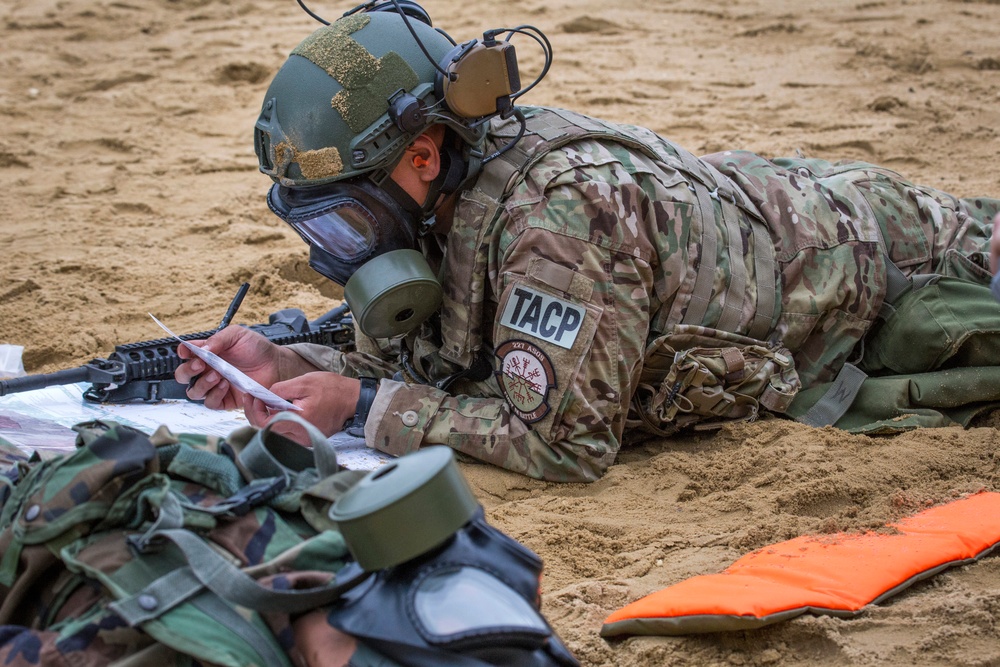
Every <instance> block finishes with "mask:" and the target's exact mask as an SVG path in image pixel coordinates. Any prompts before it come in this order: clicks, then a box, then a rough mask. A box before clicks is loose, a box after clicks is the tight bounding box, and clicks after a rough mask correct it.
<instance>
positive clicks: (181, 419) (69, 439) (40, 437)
mask: <svg viewBox="0 0 1000 667" xmlns="http://www.w3.org/2000/svg"><path fill="white" fill-rule="evenodd" d="M88 387H89V385H88V384H86V383H79V384H70V385H59V386H55V387H46V388H45V389H35V390H34V391H25V392H20V393H16V394H8V395H7V396H3V397H0V437H2V438H4V439H5V440H8V441H9V442H12V443H14V444H16V445H17V446H18V447H20V448H21V449H22V451H24V453H25V454H28V455H30V454H31V453H32V451H39V453H41V454H42V455H43V456H44V455H46V454H47V453H60V452H71V451H73V449H74V448H75V446H74V442H75V439H76V433H75V432H74V431H72V430H70V428H69V427H70V426H73V425H74V424H78V423H80V422H85V421H93V420H96V419H103V420H111V421H116V422H118V423H120V424H124V425H126V426H131V427H132V428H137V429H139V430H140V431H143V432H144V433H152V432H153V431H155V430H156V429H157V428H158V427H159V426H160V425H161V424H166V425H167V426H168V427H169V428H170V430H171V431H173V432H175V433H202V434H205V435H217V436H219V437H223V438H224V437H226V436H228V435H229V434H230V433H232V432H233V431H235V430H236V429H237V428H240V427H241V426H247V425H249V422H248V421H247V419H246V417H245V416H244V415H243V411H242V410H210V409H209V408H206V407H205V406H204V405H202V404H201V403H193V402H191V401H180V400H177V401H175V400H165V401H160V402H159V403H126V404H112V403H90V402H88V401H84V400H83V392H84V391H85V390H86V389H87V388H88ZM330 442H331V443H332V444H333V446H334V449H335V450H336V452H337V463H339V464H340V465H341V466H343V467H345V468H348V469H350V470H374V469H375V468H378V467H379V466H381V465H383V464H385V463H388V462H389V461H391V460H392V457H391V456H389V455H388V454H383V453H382V452H379V451H376V450H374V449H370V448H369V447H367V446H365V441H364V438H355V437H353V436H351V435H348V434H347V433H343V432H342V433H337V434H334V435H333V436H332V437H331V438H330Z"/></svg>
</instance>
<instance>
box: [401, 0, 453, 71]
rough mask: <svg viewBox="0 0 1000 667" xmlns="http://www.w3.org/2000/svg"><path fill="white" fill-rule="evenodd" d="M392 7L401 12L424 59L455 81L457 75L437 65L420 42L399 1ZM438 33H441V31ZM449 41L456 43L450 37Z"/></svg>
mask: <svg viewBox="0 0 1000 667" xmlns="http://www.w3.org/2000/svg"><path fill="white" fill-rule="evenodd" d="M392 5H393V7H395V8H396V11H397V12H399V15H400V16H402V17H403V23H405V24H406V28H407V29H408V30H409V31H410V34H411V35H413V39H414V40H415V41H416V42H417V46H419V47H420V50H421V51H423V54H424V57H426V58H427V62H429V63H430V64H431V65H433V66H434V69H436V70H437V71H438V72H440V73H441V74H442V75H444V76H446V77H448V80H449V81H454V80H455V75H454V74H453V73H450V72H448V71H446V70H445V69H444V68H442V67H441V65H439V64H438V63H437V61H436V60H434V58H432V57H431V54H430V53H429V52H428V51H427V47H426V46H424V43H423V42H421V41H420V38H419V37H417V31H416V30H414V29H413V26H412V25H411V24H410V19H409V17H408V16H407V15H406V12H404V11H403V8H402V7H400V6H399V0H392ZM438 32H440V30H439V31H438ZM448 39H449V40H450V41H451V42H452V43H454V40H452V39H451V38H450V37H449V38H448Z"/></svg>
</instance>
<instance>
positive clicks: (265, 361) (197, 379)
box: [174, 325, 316, 410]
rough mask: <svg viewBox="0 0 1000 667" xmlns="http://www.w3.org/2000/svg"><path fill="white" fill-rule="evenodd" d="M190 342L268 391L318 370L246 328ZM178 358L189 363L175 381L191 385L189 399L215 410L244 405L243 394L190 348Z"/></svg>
mask: <svg viewBox="0 0 1000 667" xmlns="http://www.w3.org/2000/svg"><path fill="white" fill-rule="evenodd" d="M190 342H191V344H192V345H196V346H198V347H203V348H205V349H207V350H209V351H210V352H213V353H215V354H217V355H218V356H220V357H222V358H223V359H225V360H226V361H228V362H229V363H230V364H232V365H233V366H235V367H236V368H238V369H239V370H241V371H243V372H244V373H246V374H247V375H249V376H250V377H252V378H253V379H254V380H256V381H257V382H259V383H260V384H262V385H264V386H265V387H270V386H271V385H273V384H274V383H275V382H278V381H280V380H283V379H287V378H291V377H294V376H295V375H301V374H303V373H308V372H310V371H315V370H316V368H315V367H314V366H313V365H312V364H310V363H308V362H307V361H305V360H304V359H303V358H302V357H300V356H299V355H297V354H295V353H294V352H292V351H291V350H289V349H286V348H283V347H281V346H280V345H275V344H274V343H272V342H271V341H269V340H268V339H267V338H265V337H264V336H262V335H261V334H259V333H257V332H255V331H251V330H250V329H247V328H246V327H241V326H235V325H234V326H228V327H226V328H225V329H223V330H222V331H219V332H218V333H216V334H214V335H213V336H211V337H210V338H207V339H205V340H195V341H190ZM177 354H178V356H180V357H181V358H182V359H186V360H187V361H185V362H184V363H182V364H181V365H180V366H178V367H177V370H175V371H174V378H175V379H176V380H177V381H178V382H180V383H181V384H190V385H191V386H189V387H188V390H187V395H188V398H190V399H192V400H195V401H199V400H202V399H204V401H205V406H206V407H209V408H212V409H215V410H234V409H236V408H239V407H241V406H242V405H243V399H244V396H243V393H242V392H240V391H238V390H236V389H235V388H233V387H232V386H231V385H230V384H229V382H228V381H227V380H226V379H224V378H223V377H222V376H221V375H219V373H218V372H216V371H214V370H212V369H211V368H209V366H208V365H207V364H206V363H205V362H204V361H202V360H201V359H199V358H197V357H195V356H194V353H193V352H191V351H190V350H188V349H187V347H185V346H184V345H179V346H178V347H177ZM192 380H194V382H193V383H192Z"/></svg>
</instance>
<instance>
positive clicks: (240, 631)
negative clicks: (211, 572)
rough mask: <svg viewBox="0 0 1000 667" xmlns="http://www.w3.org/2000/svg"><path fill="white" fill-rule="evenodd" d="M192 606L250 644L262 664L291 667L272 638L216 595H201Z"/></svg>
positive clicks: (193, 601) (192, 602)
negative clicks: (288, 666)
mask: <svg viewBox="0 0 1000 667" xmlns="http://www.w3.org/2000/svg"><path fill="white" fill-rule="evenodd" d="M191 604H192V605H193V606H194V607H196V608H197V609H198V610H199V611H201V612H202V613H204V614H205V615H206V616H208V617H209V618H212V619H213V620H215V621H216V622H217V623H220V624H221V625H223V626H225V627H226V629H228V630H229V631H230V632H232V633H233V634H234V635H236V636H237V637H239V638H240V639H242V640H243V641H244V642H245V643H246V644H248V645H249V646H250V648H251V649H252V650H253V651H254V652H255V653H256V654H257V655H259V656H260V657H261V659H262V664H264V665H268V667H271V666H274V667H278V666H279V665H281V666H283V665H291V662H290V661H289V660H288V657H287V656H286V655H285V654H284V653H283V652H282V651H281V650H280V649H278V648H277V647H275V645H274V643H273V642H274V640H273V639H272V638H271V637H270V636H268V635H265V634H264V633H263V632H261V630H259V629H258V628H257V627H255V626H254V625H253V623H251V622H250V621H248V620H247V619H245V618H244V617H243V616H241V615H240V614H239V613H238V612H237V611H236V610H235V609H233V608H232V607H230V606H229V605H227V604H226V603H224V602H223V601H222V600H220V599H219V598H217V597H215V596H214V595H208V594H206V595H201V596H199V597H197V598H195V599H194V600H192V601H191Z"/></svg>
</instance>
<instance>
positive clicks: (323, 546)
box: [0, 422, 348, 667]
mask: <svg viewBox="0 0 1000 667" xmlns="http://www.w3.org/2000/svg"><path fill="white" fill-rule="evenodd" d="M77 431H78V433H79V434H80V435H79V437H78V445H79V449H78V450H77V451H76V452H74V453H72V454H69V455H66V456H60V457H56V458H53V459H50V460H46V461H35V462H31V463H27V462H25V461H23V459H21V458H20V457H19V456H17V455H16V452H13V451H11V452H7V451H6V450H3V453H2V454H0V457H2V458H0V472H2V473H3V476H4V479H6V480H7V481H8V482H9V483H8V484H7V485H6V486H5V487H3V488H0V664H4V665H13V666H16V667H22V666H27V665H60V666H62V665H69V664H72V665H84V666H97V665H107V664H111V663H112V662H115V664H135V665H151V664H155V665H178V666H181V665H184V666H188V665H190V666H194V665H206V666H207V665H229V666H232V667H245V666H248V665H260V666H262V667H263V666H264V665H267V666H268V667H271V666H273V665H289V666H290V665H291V664H292V660H291V658H290V656H289V652H290V651H292V650H293V648H294V646H293V644H292V639H291V637H292V628H291V625H290V618H289V614H288V613H284V612H279V611H276V610H275V609H270V610H269V611H268V612H267V613H264V612H258V611H254V610H253V609H251V608H247V607H245V606H240V605H239V604H234V603H231V602H228V601H227V600H225V599H224V598H222V597H220V596H219V595H218V594H217V593H215V592H214V591H213V590H208V589H205V588H199V589H197V590H194V591H193V592H192V593H191V594H190V597H186V596H184V597H178V598H177V599H175V600H170V598H169V596H170V595H171V594H174V593H175V591H178V590H181V589H183V588H184V586H186V584H184V581H185V580H184V578H183V577H181V578H177V575H178V574H184V573H183V572H181V570H185V568H187V567H189V566H190V567H191V568H195V569H196V567H197V566H196V560H195V559H194V558H193V557H191V556H190V555H189V554H188V551H185V547H183V546H182V544H183V543H181V542H170V541H167V540H164V539H163V537H162V536H163V535H167V534H168V532H169V531H178V532H180V533H183V534H184V535H190V536H197V540H198V543H199V544H206V545H207V544H208V543H211V545H212V547H211V548H210V550H211V551H213V552H214V553H216V554H224V555H225V557H224V559H223V560H224V561H225V562H228V563H229V564H230V566H229V567H232V565H233V564H235V567H234V568H233V569H234V570H235V569H236V568H240V570H238V571H240V572H242V573H244V574H245V575H249V576H251V577H253V580H254V581H255V582H256V584H257V585H259V586H260V588H261V589H262V590H263V591H274V592H283V591H300V590H303V589H315V588H317V587H323V586H326V585H328V584H329V583H330V582H331V581H332V580H333V578H334V574H335V573H336V571H338V570H339V569H340V568H341V567H343V565H344V564H345V562H346V560H347V558H348V554H347V548H346V545H345V543H344V541H343V539H342V538H341V536H340V534H339V533H337V532H336V531H332V530H320V531H319V532H317V529H314V528H313V527H311V526H310V525H308V524H307V523H306V522H305V521H302V520H301V519H300V520H297V521H296V520H295V519H294V516H295V515H294V514H285V513H281V512H278V511H276V510H275V509H274V508H273V507H271V506H269V505H268V504H267V501H268V498H269V496H261V497H255V496H253V495H248V494H246V493H245V490H246V489H248V488H250V487H248V486H246V482H245V481H244V479H243V478H242V477H241V474H240V472H239V470H238V469H237V466H236V464H235V463H234V462H233V460H232V459H231V458H230V457H228V456H225V455H223V453H222V451H223V448H224V447H226V446H227V444H226V443H225V442H224V441H222V440H221V439H219V438H216V437H214V436H200V435H195V434H180V435H175V434H173V433H171V432H170V431H169V430H167V429H165V428H161V429H160V430H158V431H157V432H156V433H155V434H154V435H153V436H152V437H151V438H150V437H149V436H146V435H145V434H142V433H139V432H138V431H134V430H132V429H128V428H125V427H121V426H119V425H116V424H113V423H103V422H95V423H92V424H85V425H80V426H78V427H77ZM336 476H337V475H334V476H332V477H336ZM332 477H331V478H327V480H330V479H332ZM264 481H266V480H264ZM300 493H302V492H300ZM324 493H325V495H327V496H329V495H330V493H329V490H327V491H325V492H324ZM285 500H287V499H285ZM167 529H169V531H168V532H162V531H166V530H167ZM154 531H156V532H154ZM172 534H177V532H172ZM161 540H162V541H161ZM215 571H216V572H219V571H220V570H218V569H217V570H215ZM168 575H169V576H170V577H171V578H169V579H166V578H165V577H167V576H168ZM213 576H215V575H213ZM159 581H165V582H167V585H164V586H163V587H161V588H155V583H154V582H159ZM185 590H186V589H185ZM136 614H138V615H136ZM126 618H128V619H131V622H126V620H125V619H126ZM119 660H121V661H122V662H121V663H118V662H116V661H119Z"/></svg>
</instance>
